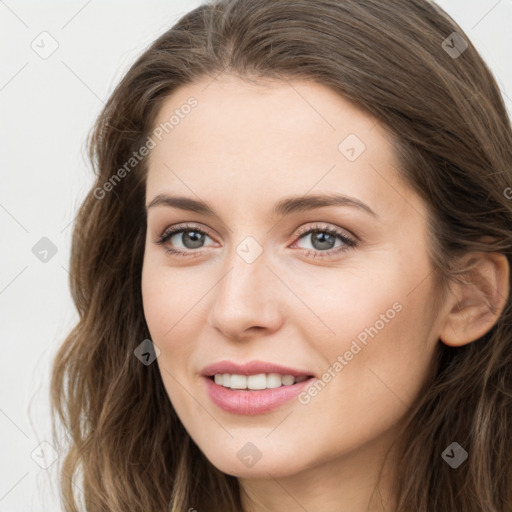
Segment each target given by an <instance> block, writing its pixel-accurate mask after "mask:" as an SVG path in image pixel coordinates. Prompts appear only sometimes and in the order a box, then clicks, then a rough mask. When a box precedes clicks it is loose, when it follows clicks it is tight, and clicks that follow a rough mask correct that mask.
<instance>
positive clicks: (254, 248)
mask: <svg viewBox="0 0 512 512" xmlns="http://www.w3.org/2000/svg"><path fill="white" fill-rule="evenodd" d="M227 267H228V269H227V273H225V275H224V277H223V278H222V279H221V281H220V282H219V283H218V285H217V286H216V287H215V289H216V293H215V297H214V302H213V306H212V309H211V312H210V317H209V321H210V323H211V324H212V325H213V326H214V327H215V328H217V329H219V330H221V331H222V332H223V333H224V334H225V335H226V336H229V337H235V338H236V337H239V336H242V335H243V333H244V331H246V330H247V329H250V328H251V327H260V328H262V327H263V328H267V329H270V330H272V329H275V328H276V327H277V325H278V323H279V316H280V315H279V306H278V304H277V296H276V283H275V282H274V281H275V280H276V278H275V276H274V275H273V273H272V272H271V271H270V270H269V269H268V268H267V259H266V258H265V255H264V253H263V249H262V248H261V246H259V244H258V243H257V242H256V241H255V240H251V237H246V239H244V240H243V241H242V242H240V244H238V246H237V247H235V248H234V250H233V252H232V254H231V255H230V257H229V259H228V261H227Z"/></svg>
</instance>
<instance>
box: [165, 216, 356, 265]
mask: <svg viewBox="0 0 512 512" xmlns="http://www.w3.org/2000/svg"><path fill="white" fill-rule="evenodd" d="M186 231H195V232H197V233H200V234H203V235H207V236H209V237H210V238H213V237H212V236H210V234H209V233H208V232H207V231H205V230H204V229H202V228H200V227H199V226H194V225H187V224H178V225H176V226H174V227H173V228H172V229H171V230H168V231H164V233H163V234H162V235H161V236H160V237H159V238H158V239H157V240H156V241H155V243H156V244H157V245H162V246H164V245H165V244H166V243H167V242H168V241H169V240H170V239H171V238H172V237H173V236H174V235H175V234H176V233H180V232H186ZM313 232H320V233H328V234H330V235H334V236H335V237H338V238H339V239H340V240H341V241H342V242H343V243H344V244H345V245H342V246H340V247H338V248H336V249H329V250H328V251H319V250H314V249H313V250H312V249H302V250H304V251H307V253H306V256H311V255H313V257H314V258H316V257H317V256H318V255H319V254H320V257H321V258H331V257H334V256H336V255H338V254H340V253H343V252H345V251H348V250H349V249H352V248H354V247H357V245H358V242H357V241H356V240H355V239H354V238H351V237H349V236H347V235H346V234H345V233H344V232H342V231H340V230H338V229H335V228H332V227H330V226H320V225H318V224H317V225H316V226H315V227H307V228H304V229H301V230H299V233H297V239H300V238H302V237H303V236H304V235H309V234H311V233H313ZM165 251H166V252H167V253H169V254H175V255H179V256H186V257H195V256H200V255H201V250H194V249H191V250H189V251H181V250H180V249H173V248H171V247H165Z"/></svg>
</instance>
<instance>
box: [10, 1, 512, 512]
mask: <svg viewBox="0 0 512 512" xmlns="http://www.w3.org/2000/svg"><path fill="white" fill-rule="evenodd" d="M200 3H201V2H200V1H199V0H181V1H177V0H172V1H168V2H162V1H159V2H156V1H152V2H148V1H145V2H142V1H139V2H127V1H123V2H121V1H117V2H114V1H105V0H103V1H101V2H100V0H89V1H87V0H83V1H74V0H69V1H66V2H44V1H42V2H38V3H36V2H22V1H14V0H0V48H1V50H0V51H1V52H2V53H1V67H0V150H1V153H0V155H1V160H0V169H1V171H0V172H1V183H2V186H1V187H0V225H1V229H2V238H1V241H2V251H1V263H0V264H1V272H0V308H1V315H2V316H1V320H2V321H1V324H0V325H1V328H2V331H1V340H2V341H1V343H2V344H1V347H2V350H1V355H0V379H1V381H0V461H1V465H0V512H7V511H9V512H18V511H27V512H28V511H38V512H39V511H45V510H46V511H47V510H52V511H56V510H60V507H59V504H58V500H57V497H56V486H55V482H56V471H55V469H56V466H57V464H53V465H51V466H50V467H49V468H48V469H43V468H42V467H40V466H39V465H38V464H37V463H36V462H35V461H34V459H35V460H44V458H43V459H38V457H37V455H38V454H39V455H42V452H41V448H40V447H39V448H38V445H39V443H41V442H43V441H45V440H47V441H49V442H51V436H50V433H51V431H50V420H49V407H48V383H49V370H50V362H51V359H52V357H53V355H54V354H55V351H56V349H57V347H58V346H59V345H60V343H61V342H62V340H63V339H64V337H65V336H66V335H67V333H68V332H69V331H70V330H71V328H72V327H73V326H74V324H75V322H76V320H77V315H76V312H75V309H74V305H73V303H72V301H71V296H70V293H69V288H68V270H67V269H68V268H69V250H70V236H71V223H72V221H73V218H74V215H75V213H76V210H77V207H78V205H79V204H80V202H81V200H82V199H83V197H84V195H85V193H86V191H87V189H88V188H89V187H90V186H91V184H92V182H93V180H92V178H93V175H92V172H91V170H90V167H89V163H88V162H87V160H86V156H85V151H84V141H85V137H86V134H87V132H88V130H89V129H90V127H91V126H92V124H93V122H94V119H95V118H96V116H97V115H98V113H99V111H100V109H101V107H102V105H103V102H105V101H106V99H107V98H108V96H109V94H110V93H111V92H112V90H113V88H114V86H115V85H116V84H117V82H118V81H119V80H120V79H121V77H122V76H123V74H124V73H125V72H126V71H127V70H128V68H129V66H130V65H131V63H132V62H133V61H134V60H135V58H136V57H137V56H138V55H139V54H140V53H141V52H142V51H143V50H144V49H145V48H146V47H147V46H148V45H149V44H150V43H151V42H152V41H153V40H154V39H156V37H157V36H159V35H160V34H161V33H163V32H164V31H166V30H167V29H168V28H170V26H171V25H172V24H173V23H174V22H175V21H176V20H177V19H178V18H179V17H180V16H181V15H182V14H184V13H185V12H187V11H189V10H191V9H192V8H194V7H196V6H197V5H199V4H200ZM438 3H440V4H441V6H442V7H444V8H445V9H446V10H447V12H448V13H449V14H450V15H452V17H453V18H454V19H455V20H456V21H457V22H458V23H459V24H460V25H461V27H462V28H463V29H464V30H465V31H466V33H467V35H468V36H469V38H470V39H471V40H472V41H473V43H474V44H475V46H476V47H477V49H478V50H479V51H480V52H481V54H482V55H483V57H484V59H485V60H486V61H487V62H488V64H489V66H490V67H491V69H492V71H493V72H494V74H495V76H496V78H497V80H498V83H499V85H500V87H501V89H502V92H503V94H504V96H505V100H506V103H507V107H508V109H509V112H510V111H512V65H511V64H510V48H512V31H511V30H510V26H511V24H512V0H500V1H497V0H444V1H439V2H438ZM43 31H47V32H48V33H49V34H51V36H52V37H53V38H54V39H55V40H56V41H57V42H58V49H57V50H56V51H55V52H54V53H53V54H52V55H51V56H50V57H48V58H47V59H42V58H41V57H40V56H39V55H38V54H37V53H36V52H35V51H34V50H33V49H32V47H31V44H32V41H33V40H36V42H37V40H38V39H37V38H38V36H39V35H40V34H41V32H43ZM42 237H48V238H49V239H50V240H51V241H52V242H53V244H55V246H56V247H57V253H56V254H55V256H54V257H52V258H51V259H50V260H49V261H47V262H46V263H43V262H41V261H40V260H39V259H38V258H36V256H35V255H34V254H33V253H32V247H33V246H34V245H35V244H36V243H37V242H38V241H39V240H40V239H41V238H42ZM34 450H35V451H34ZM43 450H45V453H47V456H48V454H51V449H49V448H48V447H46V448H43ZM32 457H34V458H32ZM51 482H53V486H52V484H51Z"/></svg>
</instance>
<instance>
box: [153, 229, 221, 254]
mask: <svg viewBox="0 0 512 512" xmlns="http://www.w3.org/2000/svg"><path fill="white" fill-rule="evenodd" d="M205 238H210V239H211V237H210V236H209V235H208V233H207V232H206V231H205V230H204V229H202V228H200V227H198V226H190V225H177V226H174V228H173V229H171V230H167V231H165V232H164V233H163V234H162V235H161V236H160V237H159V238H158V240H156V242H155V243H156V244H158V245H167V244H168V243H169V242H171V245H172V247H165V250H166V251H167V252H168V253H171V254H180V255H183V256H193V255H196V254H199V251H194V249H201V248H202V246H203V244H204V241H205ZM179 243H181V244H182V245H183V246H184V248H185V249H187V250H182V249H180V248H179V247H178V248H176V244H179Z"/></svg>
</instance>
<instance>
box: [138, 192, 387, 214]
mask: <svg viewBox="0 0 512 512" xmlns="http://www.w3.org/2000/svg"><path fill="white" fill-rule="evenodd" d="M155 206H167V207H171V208H179V209H180V210H186V211H190V212H195V213H198V214H202V215H206V216H211V217H213V216H216V215H215V212H214V211H213V209H212V208H211V207H210V206H209V205H208V204H207V203H205V202H203V201H199V200H196V199H192V198H190V197H184V196H170V195H167V194H158V195H157V196H155V197H154V198H153V200H152V201H151V202H150V203H149V204H148V205H147V206H146V211H148V210H149V209H150V208H154V207H155ZM326 206H351V207H355V208H358V209H360V210H362V211H364V212H366V213H368V214H370V215H372V216H374V217H378V215H377V214H376V213H375V212H374V211H373V210H372V209H371V208H370V207H369V206H368V205H367V204H365V203H363V202H362V201H359V199H356V198H355V197H351V196H347V195H344V194H321V195H319V194H316V195H307V196H293V197H287V198H285V199H281V200H280V201H279V202H277V203H276V204H275V205H274V207H273V209H272V213H273V215H275V216H284V215H289V214H290V213H294V212H302V211H307V210H314V209H316V208H324V207H326Z"/></svg>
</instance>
